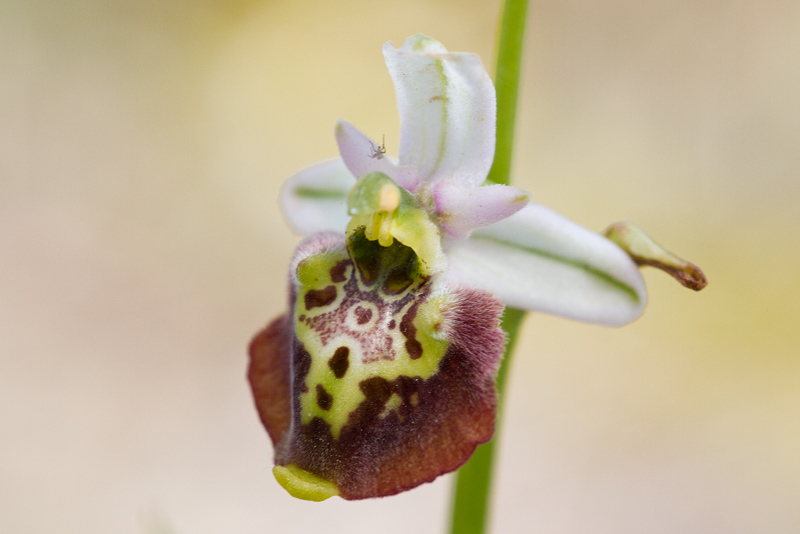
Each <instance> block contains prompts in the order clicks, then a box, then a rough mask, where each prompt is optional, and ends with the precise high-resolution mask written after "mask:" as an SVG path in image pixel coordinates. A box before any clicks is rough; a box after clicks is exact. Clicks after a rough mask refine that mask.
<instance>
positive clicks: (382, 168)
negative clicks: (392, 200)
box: [336, 119, 419, 191]
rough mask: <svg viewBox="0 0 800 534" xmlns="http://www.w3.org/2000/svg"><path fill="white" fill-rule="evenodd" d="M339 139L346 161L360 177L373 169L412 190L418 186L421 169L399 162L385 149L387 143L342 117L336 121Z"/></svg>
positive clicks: (356, 175)
mask: <svg viewBox="0 0 800 534" xmlns="http://www.w3.org/2000/svg"><path fill="white" fill-rule="evenodd" d="M336 142H337V143H338V144H339V154H341V156H342V159H343V160H344V164H345V165H347V168H348V169H350V172H351V173H352V174H353V176H355V177H356V178H361V177H362V176H365V175H367V174H369V173H371V172H382V173H383V174H385V175H387V176H389V177H390V178H392V179H393V180H394V182H395V183H396V184H397V185H399V186H400V187H403V188H405V189H407V190H409V191H414V190H415V189H416V187H417V184H418V182H419V178H418V176H417V171H416V170H415V169H413V168H411V167H400V166H398V165H396V164H395V163H394V161H392V160H391V159H390V158H389V157H388V156H386V154H385V152H383V149H385V147H384V146H383V145H379V144H377V143H375V142H374V141H372V140H371V139H370V138H369V137H367V136H366V135H364V134H363V133H361V132H360V131H359V130H358V128H356V127H355V126H353V125H352V124H350V123H349V122H347V121H345V120H341V119H340V120H338V121H337V122H336Z"/></svg>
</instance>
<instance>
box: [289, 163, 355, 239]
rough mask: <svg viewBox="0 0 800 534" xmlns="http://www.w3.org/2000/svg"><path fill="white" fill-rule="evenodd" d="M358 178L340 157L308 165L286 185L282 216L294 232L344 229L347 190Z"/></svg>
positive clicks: (303, 232)
mask: <svg viewBox="0 0 800 534" xmlns="http://www.w3.org/2000/svg"><path fill="white" fill-rule="evenodd" d="M355 183H356V181H355V178H354V177H353V175H352V174H351V173H350V171H349V170H347V167H345V164H344V162H343V161H342V160H341V159H334V160H328V161H323V162H321V163H317V164H316V165H312V166H311V167H306V168H305V169H303V170H302V171H300V172H298V173H297V174H295V175H294V176H292V177H291V178H289V179H288V180H287V181H286V183H284V184H283V188H282V189H281V194H280V205H281V210H282V211H283V216H284V218H285V219H286V222H287V223H289V226H290V227H291V228H292V230H294V231H295V232H297V233H299V234H303V235H309V234H313V233H315V232H325V231H338V232H344V229H345V228H346V227H347V222H348V221H349V220H350V217H349V216H348V215H347V193H348V192H349V191H350V188H351V187H353V184H355Z"/></svg>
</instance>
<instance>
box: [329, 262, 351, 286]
mask: <svg viewBox="0 0 800 534" xmlns="http://www.w3.org/2000/svg"><path fill="white" fill-rule="evenodd" d="M349 263H350V261H349V260H342V261H340V262H339V263H337V264H336V265H334V266H333V268H332V269H331V281H333V283H335V284H338V283H339V282H344V281H345V276H344V273H345V271H347V265H348V264H349Z"/></svg>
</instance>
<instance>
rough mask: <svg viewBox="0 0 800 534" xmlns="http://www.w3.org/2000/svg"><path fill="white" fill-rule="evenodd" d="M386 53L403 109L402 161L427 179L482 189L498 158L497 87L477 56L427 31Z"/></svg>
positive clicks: (390, 46)
mask: <svg viewBox="0 0 800 534" xmlns="http://www.w3.org/2000/svg"><path fill="white" fill-rule="evenodd" d="M383 55H384V58H385V59H386V65H387V67H388V68H389V74H390V75H391V76H392V80H393V81H394V86H395V92H396V93H397V107H398V109H399V111H400V122H401V130H400V165H403V166H406V165H407V166H410V167H413V168H415V169H417V170H418V171H419V176H420V179H421V180H422V181H428V182H436V181H439V180H453V181H456V180H457V181H459V182H460V183H462V184H464V185H471V186H473V187H477V186H478V185H480V184H481V183H483V181H484V180H485V179H486V176H487V174H489V169H490V168H491V165H492V159H493V158H494V144H495V121H496V114H497V107H496V100H495V99H496V97H495V91H494V86H493V85H492V81H491V79H490V78H489V75H488V74H487V73H486V70H485V69H484V68H483V65H482V64H481V60H480V58H479V57H478V56H477V55H475V54H467V53H458V52H453V53H450V52H448V51H447V50H446V49H445V48H444V46H442V44H441V43H439V42H437V41H435V40H433V39H431V38H429V37H425V36H423V35H416V36H413V37H409V38H408V39H406V41H405V42H404V43H403V45H402V46H401V47H400V48H398V49H395V48H394V46H393V45H392V44H391V43H386V44H385V45H384V46H383Z"/></svg>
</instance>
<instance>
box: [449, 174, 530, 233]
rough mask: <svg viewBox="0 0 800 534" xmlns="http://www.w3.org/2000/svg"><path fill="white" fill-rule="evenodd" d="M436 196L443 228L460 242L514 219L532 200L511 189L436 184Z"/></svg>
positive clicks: (526, 193) (520, 190)
mask: <svg viewBox="0 0 800 534" xmlns="http://www.w3.org/2000/svg"><path fill="white" fill-rule="evenodd" d="M433 195H434V202H435V205H436V214H437V215H438V216H439V222H440V224H441V225H442V227H443V228H444V229H445V230H446V231H447V233H448V234H450V235H451V236H453V237H458V238H464V237H467V235H468V234H469V232H470V231H471V230H472V229H474V228H478V227H479V226H487V225H489V224H492V223H496V222H497V221H500V220H502V219H505V218H506V217H509V216H511V215H513V214H514V213H516V212H518V211H519V210H521V209H522V208H524V207H525V206H526V205H527V204H528V201H529V200H530V194H529V193H528V192H527V191H523V190H522V189H518V188H516V187H512V186H508V185H487V186H483V187H474V188H472V187H468V188H465V187H461V186H459V185H458V184H452V183H450V182H439V183H438V184H436V187H435V191H434V194H433Z"/></svg>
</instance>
